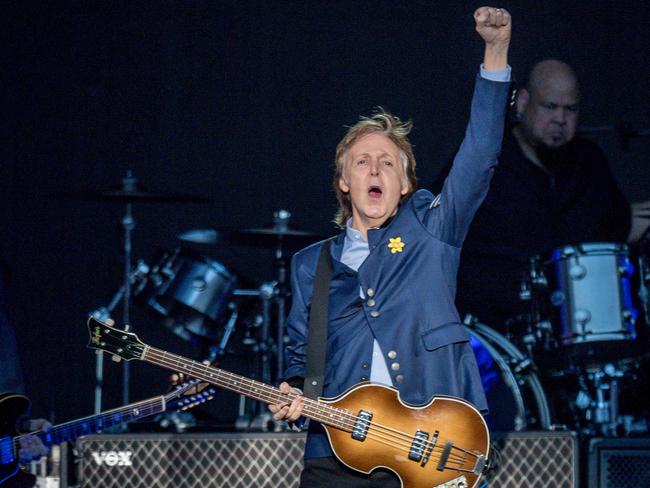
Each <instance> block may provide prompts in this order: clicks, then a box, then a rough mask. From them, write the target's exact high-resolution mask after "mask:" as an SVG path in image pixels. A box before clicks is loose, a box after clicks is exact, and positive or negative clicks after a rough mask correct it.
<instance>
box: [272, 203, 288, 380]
mask: <svg viewBox="0 0 650 488" xmlns="http://www.w3.org/2000/svg"><path fill="white" fill-rule="evenodd" d="M289 219H291V212H289V211H288V210H283V209H280V210H277V211H275V212H274V213H273V227H274V228H276V229H277V230H278V231H279V232H278V234H279V235H278V241H277V245H276V248H275V257H274V259H273V266H274V267H275V269H277V271H278V280H277V283H276V292H277V293H276V303H277V308H278V317H277V319H278V323H277V325H278V330H277V348H278V349H277V370H276V378H277V379H280V378H282V376H283V375H284V344H285V333H284V326H285V320H286V308H285V307H286V304H285V299H286V297H287V258H286V256H285V254H284V249H283V234H282V232H283V231H285V232H286V231H287V230H288V229H289Z"/></svg>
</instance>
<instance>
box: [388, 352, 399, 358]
mask: <svg viewBox="0 0 650 488" xmlns="http://www.w3.org/2000/svg"><path fill="white" fill-rule="evenodd" d="M396 357H397V353H396V352H395V351H388V359H395V358H396Z"/></svg>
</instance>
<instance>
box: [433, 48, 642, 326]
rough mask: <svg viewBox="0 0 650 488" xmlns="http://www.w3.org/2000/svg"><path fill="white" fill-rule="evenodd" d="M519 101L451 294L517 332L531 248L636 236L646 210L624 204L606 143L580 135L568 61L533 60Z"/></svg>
mask: <svg viewBox="0 0 650 488" xmlns="http://www.w3.org/2000/svg"><path fill="white" fill-rule="evenodd" d="M515 108H516V114H515V123H514V125H513V126H512V128H511V130H508V131H506V135H505V137H504V141H503V148H502V152H501V156H500V158H499V161H500V163H499V167H498V168H497V170H496V171H495V174H494V177H493V179H492V184H491V185H490V190H489V192H488V195H487V197H486V199H485V201H484V202H483V204H482V206H481V207H480V208H479V210H478V212H477V214H476V216H475V218H474V221H473V222H472V225H471V227H470V230H469V234H468V236H467V239H466V241H465V243H464V245H463V251H462V257H461V262H460V269H459V277H458V294H457V299H456V302H457V306H458V309H459V311H460V312H461V313H462V314H465V313H471V314H473V315H475V316H476V317H478V319H479V320H480V321H481V322H484V323H486V324H488V325H490V326H491V327H493V328H495V329H497V330H499V331H501V332H504V331H506V330H508V329H510V332H513V333H514V334H515V335H516V334H518V333H522V331H521V330H517V329H516V326H514V330H513V328H508V327H506V322H507V321H508V320H509V319H513V318H515V317H518V316H524V317H525V315H526V313H528V312H529V306H530V305H529V303H527V302H524V301H522V300H521V299H520V297H519V292H520V285H521V281H522V276H523V275H524V274H525V273H526V272H527V270H528V269H529V260H530V258H531V257H532V256H535V255H539V256H541V257H542V258H548V257H549V256H550V253H551V252H552V251H553V249H555V248H557V247H559V246H564V245H572V244H580V243H586V242H617V243H624V242H633V241H635V240H638V239H639V237H640V236H641V235H642V234H643V233H644V232H645V230H646V229H647V226H648V215H649V212H648V202H643V203H641V204H635V205H634V206H633V207H631V206H630V204H629V203H628V201H627V200H626V198H625V196H624V195H623V193H622V192H621V190H620V189H619V187H618V185H617V183H616V180H615V178H614V176H613V174H612V172H611V170H610V168H609V165H608V162H607V160H606V158H605V155H604V154H603V152H602V150H601V149H600V148H599V147H598V146H597V145H596V144H594V143H592V142H591V141H588V140H586V139H583V138H581V137H579V136H576V128H577V125H578V117H579V112H580V89H579V85H578V79H577V77H576V74H575V72H574V71H573V69H572V68H571V67H570V66H569V65H568V64H566V63H564V62H562V61H559V60H556V59H547V60H544V61H541V62H539V63H537V64H536V65H535V66H534V68H533V69H532V71H531V73H530V75H529V78H528V82H527V84H526V85H525V88H522V89H520V90H519V93H518V94H517V99H516V104H515ZM445 174H446V172H445V171H443V172H442V175H441V178H440V181H442V179H443V178H444V176H445ZM436 186H437V184H434V187H436ZM434 189H435V190H437V188H434ZM519 326H521V323H519Z"/></svg>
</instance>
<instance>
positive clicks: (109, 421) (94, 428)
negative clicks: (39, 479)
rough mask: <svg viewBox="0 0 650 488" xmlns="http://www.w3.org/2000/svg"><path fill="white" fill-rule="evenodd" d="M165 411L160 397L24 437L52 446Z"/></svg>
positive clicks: (164, 402)
mask: <svg viewBox="0 0 650 488" xmlns="http://www.w3.org/2000/svg"><path fill="white" fill-rule="evenodd" d="M165 409H166V401H165V397H164V396H162V395H161V396H159V397H153V398H149V399H147V400H143V401H141V402H137V403H131V404H130V405H127V406H125V407H119V408H115V409H113V410H107V411H106V412H102V413H100V414H97V415H91V416H88V417H84V418H82V419H78V420H72V421H70V422H66V423H64V424H59V425H55V426H54V427H52V428H51V429H50V430H48V431H47V432H43V431H38V432H32V433H31V434H26V435H34V436H37V437H38V438H39V439H40V440H41V441H42V442H43V444H45V445H46V446H52V445H56V444H60V443H62V442H65V441H73V440H75V439H78V438H79V437H81V436H84V435H87V434H92V433H95V432H101V431H103V430H106V429H109V428H111V427H113V426H115V425H118V424H121V423H124V422H131V421H133V420H137V419H139V418H142V417H147V416H149V415H155V414H157V413H161V412H164V411H165ZM21 437H24V436H18V437H16V438H15V439H16V441H18V440H19V439H20V438H21Z"/></svg>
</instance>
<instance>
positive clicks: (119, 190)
mask: <svg viewBox="0 0 650 488" xmlns="http://www.w3.org/2000/svg"><path fill="white" fill-rule="evenodd" d="M50 197H52V198H56V199H61V200H81V201H100V202H105V201H112V202H123V203H136V202H187V203H207V202H210V201H211V200H210V199H209V198H205V197H200V196H196V195H189V194H186V193H163V192H151V191H147V190H146V189H145V188H144V187H143V186H142V185H141V184H140V183H139V182H138V180H137V178H135V177H134V176H132V175H131V172H128V173H127V176H126V177H125V178H122V182H121V183H120V184H119V185H113V186H112V187H111V188H110V189H109V190H91V191H64V192H56V193H52V194H50Z"/></svg>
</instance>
